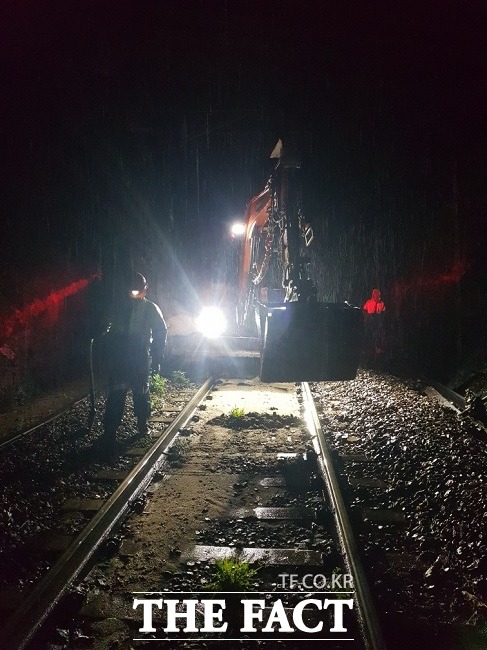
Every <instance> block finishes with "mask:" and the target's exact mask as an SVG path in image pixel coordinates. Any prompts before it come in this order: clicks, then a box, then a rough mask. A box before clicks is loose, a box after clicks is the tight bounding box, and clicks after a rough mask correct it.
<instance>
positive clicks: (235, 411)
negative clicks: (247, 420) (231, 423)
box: [230, 406, 245, 418]
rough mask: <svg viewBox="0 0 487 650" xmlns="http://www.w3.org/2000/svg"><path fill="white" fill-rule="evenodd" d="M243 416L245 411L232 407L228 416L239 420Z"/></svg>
mask: <svg viewBox="0 0 487 650" xmlns="http://www.w3.org/2000/svg"><path fill="white" fill-rule="evenodd" d="M244 414H245V411H244V410H243V409H240V408H238V406H234V407H233V409H232V410H231V411H230V416H231V417H232V418H241V417H243V415H244Z"/></svg>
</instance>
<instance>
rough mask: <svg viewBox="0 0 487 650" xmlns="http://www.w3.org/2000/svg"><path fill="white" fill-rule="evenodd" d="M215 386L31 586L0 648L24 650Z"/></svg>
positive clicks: (3, 632) (205, 390)
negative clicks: (35, 583) (195, 410)
mask: <svg viewBox="0 0 487 650" xmlns="http://www.w3.org/2000/svg"><path fill="white" fill-rule="evenodd" d="M214 383H215V379H214V378H213V377H211V378H210V379H208V380H207V381H206V382H205V383H204V384H203V386H201V388H200V389H199V390H198V391H197V393H196V394H195V395H194V396H193V397H192V398H191V400H190V401H189V402H188V404H187V405H186V406H185V407H184V409H183V410H182V411H181V413H179V415H178V416H177V417H176V418H175V419H174V421H173V422H172V424H170V425H169V427H168V428H167V429H166V431H164V433H163V434H162V435H161V437H160V438H158V440H157V441H156V443H155V444H154V445H153V446H152V447H151V448H150V449H149V451H148V452H147V453H146V454H145V456H144V457H143V458H142V459H141V460H140V462H139V463H138V464H137V465H136V467H134V469H133V470H132V471H131V472H130V474H129V475H128V476H127V477H126V478H125V479H124V481H123V482H122V483H121V484H120V486H119V487H118V488H117V489H116V491H115V492H114V493H113V494H112V496H111V497H110V498H109V499H108V500H107V501H106V502H105V503H104V504H103V506H102V507H101V508H100V510H99V511H98V512H97V513H96V515H95V516H94V517H93V519H92V520H91V521H90V523H89V524H88V525H87V526H86V527H85V528H84V530H82V531H81V533H80V534H79V535H78V537H77V538H76V539H75V540H74V541H73V542H72V544H71V545H70V546H69V548H68V549H67V550H66V551H65V553H64V554H63V555H62V556H61V557H60V558H59V560H58V561H57V562H56V564H55V565H54V566H53V567H52V568H51V569H50V570H49V572H48V573H47V574H46V575H45V576H44V577H43V578H42V579H41V580H40V581H39V583H38V584H37V585H36V586H35V587H34V589H33V590H32V592H31V593H30V594H29V595H28V596H27V597H26V599H25V600H24V602H23V603H22V605H21V606H20V607H19V608H18V609H17V610H16V611H15V612H14V613H13V614H12V616H11V617H10V618H9V619H7V621H6V623H5V625H4V626H3V628H2V629H1V630H0V638H1V639H2V648H5V650H7V649H10V648H11V649H12V650H23V649H24V648H25V647H26V646H27V644H28V643H29V641H31V640H32V638H33V637H34V635H35V634H36V633H37V632H38V630H39V628H40V627H41V625H42V623H43V622H44V621H45V620H46V618H47V616H48V615H49V614H50V613H51V612H52V610H53V609H54V607H55V606H56V605H57V603H58V602H59V600H60V599H61V597H62V596H63V595H64V594H65V592H66V590H67V589H68V587H69V586H70V585H71V584H72V582H73V581H74V580H75V579H76V577H77V576H78V575H79V574H80V573H81V571H82V569H83V568H84V567H85V565H86V564H87V562H88V560H89V559H90V558H91V557H92V555H93V554H94V553H95V551H96V550H97V549H98V547H99V546H100V544H101V543H102V542H103V541H104V540H105V539H106V538H107V536H108V535H109V533H110V531H111V530H112V529H113V528H114V526H115V525H116V524H117V522H118V521H119V520H120V519H121V517H122V516H123V515H124V514H125V513H126V512H128V510H129V508H130V503H131V502H133V501H135V500H136V498H137V497H138V495H139V494H140V493H141V492H142V491H143V490H144V489H145V488H146V486H147V485H148V484H149V483H150V481H151V479H152V476H153V474H154V472H155V471H156V470H157V469H158V468H159V467H160V465H161V463H162V462H163V457H164V456H165V453H166V449H167V448H168V447H169V445H170V444H171V442H172V441H173V440H174V438H175V437H176V435H177V433H178V430H179V429H180V428H181V427H183V426H184V425H185V424H186V422H187V421H188V420H189V418H190V417H191V414H192V413H193V411H194V409H195V408H196V406H197V405H198V404H199V402H200V401H201V400H202V399H203V397H204V396H205V395H206V394H207V393H208V392H209V391H210V390H211V388H212V386H213V385H214Z"/></svg>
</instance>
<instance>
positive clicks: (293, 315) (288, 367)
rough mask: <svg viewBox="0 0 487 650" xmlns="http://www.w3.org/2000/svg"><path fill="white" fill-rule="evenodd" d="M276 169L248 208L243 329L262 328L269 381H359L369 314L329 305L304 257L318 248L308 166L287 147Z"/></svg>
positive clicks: (240, 309) (278, 152) (278, 150)
mask: <svg viewBox="0 0 487 650" xmlns="http://www.w3.org/2000/svg"><path fill="white" fill-rule="evenodd" d="M271 157H272V158H276V159H277V161H278V162H277V164H276V167H275V169H274V171H273V173H272V175H271V177H270V179H269V181H268V182H267V184H266V186H265V189H264V190H263V191H262V192H261V193H260V194H258V195H257V196H255V197H254V198H253V199H252V200H251V201H250V202H249V204H248V206H247V210H246V214H245V219H246V230H245V239H244V242H243V245H242V252H241V257H240V265H239V280H238V304H237V321H238V325H239V327H240V328H241V329H247V330H248V329H249V328H250V329H254V328H256V329H257V331H258V333H259V336H260V340H261V379H262V380H263V381H269V382H271V381H279V382H289V381H292V382H295V381H342V380H348V379H354V377H355V375H356V372H357V368H358V364H359V358H360V352H361V344H362V326H363V323H362V313H361V310H360V309H358V308H356V307H352V306H350V305H349V304H348V303H338V304H335V303H323V302H318V300H317V291H316V288H315V286H314V284H313V283H312V281H311V278H310V277H309V272H308V263H307V256H305V255H304V254H303V251H304V250H305V249H306V248H307V246H309V244H310V243H311V241H312V240H313V234H312V229H311V227H310V225H309V223H307V222H306V221H305V219H304V217H303V214H302V200H301V193H302V190H301V182H300V181H301V178H300V174H301V162H300V160H299V158H298V157H296V156H295V155H294V154H291V153H290V151H286V149H285V147H284V146H283V144H282V142H281V141H279V142H278V144H277V145H276V147H275V148H274V151H273V153H272V156H271Z"/></svg>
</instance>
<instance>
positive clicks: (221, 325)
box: [196, 307, 227, 339]
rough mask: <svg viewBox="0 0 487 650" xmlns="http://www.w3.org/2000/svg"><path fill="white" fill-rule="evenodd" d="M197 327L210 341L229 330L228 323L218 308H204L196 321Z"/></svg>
mask: <svg viewBox="0 0 487 650" xmlns="http://www.w3.org/2000/svg"><path fill="white" fill-rule="evenodd" d="M196 327H197V328H198V330H199V331H200V332H201V333H202V334H203V336H206V338H209V339H215V338H217V337H218V336H221V335H222V334H223V333H224V332H225V330H226V329H227V321H226V318H225V316H224V315H223V312H222V310H221V309H218V307H204V308H203V309H202V310H201V313H200V315H199V316H198V318H197V319H196Z"/></svg>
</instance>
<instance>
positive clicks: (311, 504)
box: [4, 382, 362, 647]
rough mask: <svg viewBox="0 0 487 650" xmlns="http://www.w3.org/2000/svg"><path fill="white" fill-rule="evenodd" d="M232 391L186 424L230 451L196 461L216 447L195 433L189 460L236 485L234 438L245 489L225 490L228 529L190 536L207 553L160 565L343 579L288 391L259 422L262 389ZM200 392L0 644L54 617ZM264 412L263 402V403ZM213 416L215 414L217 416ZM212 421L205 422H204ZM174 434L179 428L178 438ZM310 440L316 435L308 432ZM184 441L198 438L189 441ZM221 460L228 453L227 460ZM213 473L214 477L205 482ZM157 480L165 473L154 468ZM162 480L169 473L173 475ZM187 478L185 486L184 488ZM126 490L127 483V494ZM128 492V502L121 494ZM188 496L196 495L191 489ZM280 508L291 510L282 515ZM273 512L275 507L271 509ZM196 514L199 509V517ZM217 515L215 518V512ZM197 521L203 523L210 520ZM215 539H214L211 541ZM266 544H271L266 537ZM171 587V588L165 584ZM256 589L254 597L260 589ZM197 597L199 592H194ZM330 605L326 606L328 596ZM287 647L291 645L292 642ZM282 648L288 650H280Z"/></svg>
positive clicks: (23, 642) (20, 639)
mask: <svg viewBox="0 0 487 650" xmlns="http://www.w3.org/2000/svg"><path fill="white" fill-rule="evenodd" d="M240 384H241V385H240V386H239V387H235V386H232V385H231V384H230V389H228V386H225V385H223V386H220V388H218V387H217V388H216V389H215V391H214V393H213V398H214V399H211V398H212V395H208V396H207V397H208V399H207V400H206V403H203V404H200V407H199V408H200V414H201V417H198V416H194V418H193V419H194V420H195V423H194V427H195V428H196V427H197V426H203V428H204V427H205V426H209V427H210V428H211V429H212V430H216V431H217V434H216V435H217V438H218V434H222V432H223V438H225V437H228V436H230V441H232V442H233V443H234V444H233V445H228V444H224V445H223V448H221V449H220V453H218V451H217V449H216V448H215V449H214V450H213V451H214V453H211V452H208V451H204V450H205V449H208V444H210V448H211V446H212V445H213V446H214V445H215V442H216V447H219V446H220V444H221V440H216V441H215V440H213V441H212V442H210V443H209V441H208V440H207V438H206V436H205V435H204V433H206V432H203V435H202V436H201V437H202V439H201V441H200V444H199V445H197V448H198V451H197V452H196V455H198V454H203V455H204V460H203V462H204V463H207V458H208V456H207V455H208V453H210V463H211V465H212V466H214V467H209V468H208V469H210V473H209V474H210V476H211V475H213V476H216V475H218V473H219V472H220V473H222V474H223V479H222V482H223V484H225V482H226V481H228V479H229V478H230V479H232V480H233V479H234V478H235V476H240V475H241V472H240V471H238V470H239V469H241V467H239V463H240V461H241V460H242V454H241V453H237V454H235V453H234V452H235V437H236V436H237V437H238V439H240V444H242V443H243V448H244V449H246V450H247V454H246V457H245V458H244V466H245V467H244V469H245V472H244V474H245V476H246V477H247V480H241V482H240V483H239V482H233V483H231V484H230V485H228V486H227V487H228V488H229V491H230V500H231V499H232V498H233V497H235V499H234V502H233V504H232V508H231V512H230V513H227V515H226V516H229V517H230V519H229V520H228V521H224V520H222V521H220V519H218V520H217V521H218V522H219V523H217V525H216V526H211V525H210V527H209V530H208V531H207V532H206V537H205V533H204V531H199V532H198V535H200V539H199V540H197V541H200V542H206V543H196V544H194V546H192V547H189V548H186V549H185V550H184V553H186V557H180V556H179V550H178V549H174V548H172V549H170V550H169V555H171V554H172V555H173V556H174V557H176V558H177V561H178V562H179V561H181V562H183V563H185V566H186V568H187V574H188V576H189V574H191V573H192V571H191V570H190V569H189V567H191V566H193V565H196V564H198V565H199V566H201V565H202V564H203V565H206V567H207V568H208V569H210V567H211V565H212V564H213V562H214V561H215V560H217V559H222V558H224V557H227V556H232V557H233V556H234V554H235V553H237V555H238V557H239V558H241V559H242V560H245V561H248V562H251V563H252V564H253V563H257V564H258V565H259V566H262V567H263V566H264V565H266V567H267V569H268V570H269V571H270V574H269V575H268V576H267V579H272V580H274V581H276V580H277V575H278V574H279V571H281V574H282V575H286V573H285V570H286V568H287V569H291V567H298V568H299V569H301V570H303V569H304V570H306V573H307V574H308V575H311V572H312V573H313V574H316V573H319V574H320V575H321V576H323V572H324V567H325V566H326V564H327V572H330V571H331V570H334V571H340V573H342V574H346V572H347V571H348V569H347V568H346V567H345V565H344V563H343V562H342V560H341V557H340V552H339V549H338V545H337V544H336V543H335V542H334V541H333V539H332V536H333V535H334V534H333V533H331V532H330V530H329V528H330V527H329V522H328V521H327V522H326V525H325V522H324V521H322V519H327V517H326V516H325V514H324V513H325V512H327V507H326V505H325V501H324V499H323V494H322V486H321V484H320V482H319V480H318V477H317V474H316V469H317V466H316V463H315V461H314V460H313V458H314V456H313V453H312V450H311V447H310V446H309V443H310V434H309V432H308V431H306V427H305V425H304V422H303V420H302V418H300V417H299V410H300V409H299V404H298V403H297V401H296V398H295V396H293V393H294V390H293V387H292V386H289V385H287V386H285V385H280V386H277V387H273V388H272V390H271V393H270V394H271V397H270V402H269V403H268V404H267V407H268V408H267V412H266V409H265V408H264V412H262V406H263V404H262V394H264V395H268V391H267V389H263V387H262V386H261V385H260V386H259V385H257V386H255V385H252V384H248V383H246V382H240ZM225 388H226V389H227V390H225ZM232 388H234V389H235V388H236V390H231V389H232ZM244 388H246V389H247V392H246V394H245V393H243V392H242V389H244ZM207 390H208V385H205V386H203V388H202V389H201V390H200V391H199V392H198V394H197V395H196V396H195V398H194V399H193V400H192V402H191V404H190V406H189V411H188V410H187V409H185V411H183V412H182V414H180V416H179V418H178V419H177V420H176V421H175V422H174V425H170V426H169V428H168V429H167V430H166V431H165V432H164V433H163V434H162V436H161V439H162V438H163V439H164V443H162V441H161V440H160V441H159V442H158V443H156V445H155V446H154V447H153V448H152V451H149V452H148V453H147V454H146V456H144V458H143V459H142V460H141V461H140V462H139V464H138V465H137V467H136V468H135V469H134V470H133V472H132V473H131V474H130V475H129V476H128V477H127V478H126V479H125V480H124V481H123V482H122V483H121V485H120V486H119V487H118V488H117V489H116V491H115V493H114V494H113V495H112V496H111V497H110V498H109V499H108V500H107V501H106V502H105V503H104V505H103V506H102V507H101V509H100V510H99V511H98V513H97V514H96V515H95V517H94V518H93V520H92V521H90V523H89V524H88V525H87V526H86V528H85V529H84V530H83V531H82V532H81V533H80V535H79V536H78V537H77V538H76V539H75V540H74V541H73V542H72V543H71V545H70V546H69V547H68V549H67V550H66V551H65V553H64V554H63V555H62V556H61V558H60V559H59V560H58V561H57V562H56V564H55V565H54V566H53V567H52V568H51V570H50V571H49V573H48V574H47V575H46V576H45V577H44V578H43V579H41V581H40V582H39V584H37V585H36V586H35V587H34V589H33V591H32V592H31V593H30V595H29V596H27V597H26V599H25V601H24V602H23V604H22V606H21V607H20V608H19V609H18V610H17V611H16V612H14V613H13V615H12V616H11V617H10V619H9V620H8V621H7V624H6V627H5V628H4V635H5V636H7V637H8V638H10V639H13V640H14V643H13V645H12V647H26V646H27V644H28V641H29V640H30V639H31V638H32V637H33V636H34V635H35V633H36V632H37V631H38V628H39V627H40V625H41V623H42V622H43V621H44V619H45V618H46V617H47V615H48V614H49V612H50V611H51V610H52V609H53V607H54V605H55V603H56V602H57V601H58V600H59V599H60V598H61V596H62V595H63V594H65V592H66V591H67V590H68V588H69V585H70V584H71V583H72V582H73V580H74V579H75V578H76V576H77V575H79V574H80V572H81V571H82V568H83V566H85V565H86V563H87V562H88V560H89V558H90V557H92V556H93V554H94V552H95V551H96V549H97V547H99V546H100V545H101V544H102V542H103V540H104V539H106V537H107V536H108V534H109V533H110V531H111V530H112V528H113V527H114V526H115V524H116V522H117V520H118V519H119V518H120V517H122V515H123V514H124V512H125V513H126V511H127V510H128V508H129V507H130V502H131V501H132V502H133V503H135V502H136V499H137V498H138V496H140V493H141V491H143V489H144V488H145V487H147V484H148V482H149V480H150V477H151V476H152V474H154V473H155V472H156V469H154V470H153V472H152V473H151V472H150V471H149V472H148V471H147V470H146V471H145V475H144V477H143V478H139V474H140V471H141V470H142V469H143V468H144V467H145V468H146V467H147V465H150V459H151V458H156V457H157V458H159V459H160V458H161V456H162V457H164V456H165V455H166V454H167V452H166V449H167V445H169V444H170V443H171V442H172V439H173V438H174V437H175V436H176V433H177V432H178V431H180V434H181V436H182V439H183V440H184V438H185V436H189V435H190V434H188V432H187V429H186V428H184V426H183V424H184V423H183V424H182V421H181V420H182V419H185V420H186V421H187V420H188V419H189V418H190V417H191V414H192V412H193V411H194V409H195V405H196V404H197V401H198V400H200V399H201V397H202V395H204V393H205V392H206V391H207ZM225 393H226V394H225ZM221 394H225V397H228V395H230V397H228V399H230V402H228V404H227V406H228V407H229V409H227V408H225V406H222V405H221V404H219V405H217V406H216V407H215V408H216V411H215V412H214V413H213V414H212V413H211V405H212V403H215V404H216V402H217V399H215V398H216V397H217V395H221ZM242 394H244V395H245V399H244V401H245V405H246V406H247V408H240V407H239V406H237V405H235V406H233V407H230V404H231V403H232V402H238V400H239V399H241V398H242ZM290 398H291V399H290ZM224 399H225V398H224ZM308 399H310V397H309V396H308V397H304V396H303V400H308ZM265 402H266V397H264V403H265ZM249 403H250V404H255V408H256V409H257V410H256V411H248V404H249ZM276 404H277V406H276ZM307 408H308V409H309V408H312V400H310V402H309V404H308V405H307ZM222 409H223V413H221V412H220V411H221V410H222ZM225 411H227V415H225ZM211 415H213V417H210V416H211ZM204 416H208V417H207V418H206V419H207V420H208V418H209V422H210V424H209V425H205V424H204V423H200V421H199V420H200V419H201V420H203V419H204ZM156 419H157V418H156ZM159 419H162V418H159ZM315 420H316V418H315ZM248 426H250V428H251V430H252V431H253V434H252V435H253V440H252V444H249V443H250V442H251V441H250V440H248V441H246V440H245V436H246V434H247V433H248V432H247V430H246V429H247V427H248ZM181 427H183V429H182V430H181ZM314 433H315V434H316V431H314ZM192 435H198V434H195V433H194V432H191V436H192ZM232 438H233V440H232ZM242 439H243V440H242ZM227 442H228V441H227ZM283 443H284V444H283ZM262 446H264V447H265V449H264V450H263V451H262V449H260V448H261V447H262ZM252 448H253V449H254V450H257V453H252ZM259 449H260V450H259ZM283 449H284V451H283ZM229 451H230V453H228V452H229ZM307 451H308V452H309V453H310V458H307V455H306V453H307ZM176 460H177V454H176ZM176 464H177V463H176ZM184 468H185V464H183V468H182V471H183V475H184ZM212 469H214V470H215V471H214V472H212V471H211V470H212ZM256 469H257V470H258V474H259V473H263V475H262V477H261V480H260V481H257V484H259V485H260V488H256V487H250V486H249V479H250V481H254V483H255V481H256V480H257V478H258V475H256V474H255V471H256ZM161 471H162V472H164V471H167V470H164V468H163V469H162V470H161ZM170 471H174V469H173V470H170ZM266 474H268V476H266ZM113 478H115V477H113ZM187 478H188V477H187V476H186V477H185V478H183V480H186V479H187ZM198 480H203V479H198ZM313 481H315V485H314V486H313V488H312V489H311V483H312V482H313ZM134 483H136V485H135V486H134ZM218 483H221V481H220V482H219V481H217V484H218ZM129 486H130V492H128V489H129ZM286 486H287V487H286ZM195 487H196V488H198V485H196V486H195ZM217 489H219V490H221V489H222V486H221V485H219V487H218V488H217ZM303 490H304V491H303ZM249 491H250V492H249ZM256 491H258V492H259V493H260V496H259V497H258V498H259V503H261V502H262V505H261V506H258V507H250V505H254V504H253V503H252V504H249V502H248V500H247V497H246V496H244V493H245V492H249V493H250V495H251V498H252V500H253V498H254V496H255V492H256ZM189 494H190V493H189V492H188V494H187V495H186V496H189ZM264 495H265V496H264ZM227 496H228V495H227ZM267 497H269V502H268V503H265V502H264V499H266V498H267ZM223 501H224V499H223V498H222V499H221V501H220V500H218V508H220V507H221V502H223ZM289 501H292V502H293V503H291V505H289ZM275 503H278V504H279V505H277V506H276V505H275ZM293 504H294V505H293ZM142 507H143V506H142ZM114 509H116V514H114V513H113V512H112V511H113V510H114ZM203 510H205V509H204V508H203V509H202V511H203ZM207 510H208V509H207ZM139 511H140V510H139ZM169 513H170V515H172V518H173V519H174V518H175V517H176V516H177V513H175V512H173V510H172V509H170V510H169ZM220 514H221V515H223V511H222V512H221V513H220ZM204 519H205V521H206V520H209V521H210V518H209V517H205V518H204ZM180 523H181V522H179V523H177V522H176V525H177V526H179V525H180ZM202 523H203V522H202ZM227 523H229V525H230V528H231V529H232V528H233V530H234V534H236V535H237V537H235V538H233V540H232V541H230V540H228V546H227V545H222V544H221V542H222V540H223V541H226V540H225V538H224V537H223V538H222V537H221V536H222V535H224V536H225V535H226V533H224V532H223V531H224V530H225V527H226V524H227ZM173 525H174V522H173ZM268 526H269V527H270V534H271V540H270V539H269V538H268V536H269V530H265V532H263V530H264V529H266V528H267V527H268ZM167 527H168V526H167V522H165V526H164V528H165V529H166V530H167ZM235 528H236V530H235ZM259 528H260V530H259ZM243 529H246V530H243ZM218 530H219V532H216V531H218ZM310 531H312V533H310ZM215 534H216V535H217V536H216V537H215ZM273 535H274V537H272V536H273ZM283 535H284V538H283ZM262 536H263V537H262ZM276 536H277V537H276ZM258 539H262V540H263V541H262V542H260V543H258V542H256V540H258ZM298 539H299V540H300V541H299V542H298V541H297V540H298ZM246 540H247V541H248V543H249V546H248V547H246V546H244V544H245V541H246ZM270 541H272V543H271V544H269V542H270ZM210 542H213V543H210ZM256 543H257V545H256ZM181 553H182V552H181ZM325 557H327V563H326V562H325V564H323V559H324V558H325ZM352 564H353V562H352ZM334 565H336V566H334ZM337 567H340V568H337ZM166 573H168V572H166ZM169 573H171V572H169ZM271 576H272V577H271ZM283 579H284V578H283ZM170 582H171V580H169V583H170ZM173 586H176V587H178V590H179V591H180V585H178V584H177V581H176V584H175V585H173ZM195 586H198V585H192V587H193V589H194V588H195ZM249 586H250V585H249ZM260 586H261V588H262V585H260ZM283 586H285V587H286V588H287V589H290V588H291V587H290V586H289V585H283ZM199 587H200V588H201V585H199ZM277 587H278V585H277V584H276V582H274V583H273V587H272V592H275V591H276V588H277ZM293 587H294V585H293ZM334 587H335V589H336V588H337V587H339V588H340V591H341V592H342V593H340V597H341V598H342V599H343V598H346V597H347V595H349V596H350V597H351V593H350V589H351V584H350V583H349V584H348V585H345V586H344V585H334ZM347 587H348V590H349V592H348V594H347V591H346V589H347ZM344 588H345V591H344ZM167 589H171V584H168V585H167ZM281 590H282V587H281ZM304 591H305V587H304V586H301V589H300V590H299V591H298V593H297V594H290V595H289V594H288V596H287V599H290V601H291V602H290V603H286V604H288V605H289V607H287V611H288V614H289V611H290V607H292V603H293V602H294V604H295V605H296V604H298V603H299V601H300V599H301V600H302V598H303V593H304ZM280 593H281V592H280V591H279V590H278V591H277V594H276V595H280ZM260 594H261V596H262V595H263V592H262V591H261V592H260ZM308 596H309V594H308ZM329 597H330V598H333V596H332V595H331V594H330V595H329ZM352 606H353V605H352ZM330 626H331V625H330ZM352 627H354V628H355V634H356V635H358V638H357V637H355V640H356V641H357V643H360V640H359V638H360V631H359V629H358V626H357V624H356V623H354V624H353V626H352ZM329 634H330V632H329V631H328V635H329ZM332 636H333V635H332ZM346 637H347V635H346V634H345V635H344V634H341V635H339V638H342V639H343V638H346ZM294 638H296V635H294ZM308 638H309V637H308ZM320 638H323V635H320ZM335 638H336V637H335ZM36 643H39V641H36ZM288 643H294V641H289V642H288ZM360 645H362V644H360ZM34 647H35V646H34ZM288 647H294V646H291V645H289V646H288ZM357 647H359V646H357Z"/></svg>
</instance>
